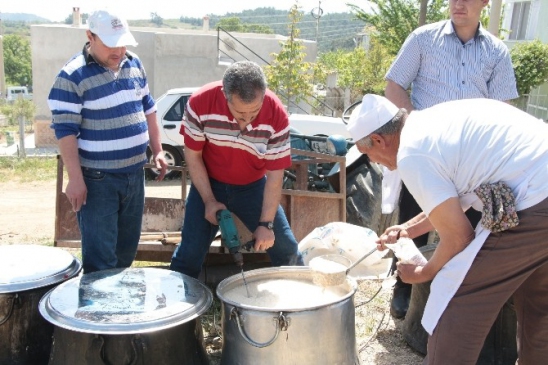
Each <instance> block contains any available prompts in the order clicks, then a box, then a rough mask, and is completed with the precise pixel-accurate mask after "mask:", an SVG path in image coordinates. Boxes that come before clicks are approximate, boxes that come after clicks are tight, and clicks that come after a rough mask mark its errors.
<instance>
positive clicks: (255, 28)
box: [217, 17, 274, 34]
mask: <svg viewBox="0 0 548 365" xmlns="http://www.w3.org/2000/svg"><path fill="white" fill-rule="evenodd" d="M217 27H221V28H223V29H224V30H226V31H227V32H240V33H262V34H272V33H274V32H273V31H272V28H270V27H269V26H266V25H260V24H246V23H242V21H241V20H240V18H237V17H229V18H222V19H221V20H219V22H218V23H217Z"/></svg>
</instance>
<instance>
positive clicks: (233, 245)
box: [217, 209, 253, 267]
mask: <svg viewBox="0 0 548 365" xmlns="http://www.w3.org/2000/svg"><path fill="white" fill-rule="evenodd" d="M217 221H218V222H219V228H220V229H221V242H222V243H223V244H224V245H225V246H226V247H228V252H230V254H231V255H232V258H233V259H234V262H235V263H236V265H237V266H239V267H242V266H243V265H244V257H243V255H242V253H241V252H240V247H242V243H241V242H240V237H239V236H238V229H237V228H236V224H235V223H234V219H232V214H231V213H230V211H228V210H226V209H221V210H219V211H218V212H217ZM252 244H253V241H251V242H248V243H246V245H245V246H246V249H248V250H249V247H250V246H251V245H252Z"/></svg>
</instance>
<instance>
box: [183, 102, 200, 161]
mask: <svg viewBox="0 0 548 365" xmlns="http://www.w3.org/2000/svg"><path fill="white" fill-rule="evenodd" d="M195 104H196V102H195V100H194V98H193V97H190V99H189V100H188V102H187V105H186V108H185V114H184V116H183V122H182V123H181V130H180V132H179V133H181V134H182V135H183V138H184V143H185V148H190V149H191V150H195V151H201V150H202V149H203V148H204V145H205V141H206V138H205V133H204V125H203V124H202V122H201V121H200V118H199V117H198V114H197V113H196V111H195V109H194V108H195Z"/></svg>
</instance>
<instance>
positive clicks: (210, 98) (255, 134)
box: [180, 81, 291, 185]
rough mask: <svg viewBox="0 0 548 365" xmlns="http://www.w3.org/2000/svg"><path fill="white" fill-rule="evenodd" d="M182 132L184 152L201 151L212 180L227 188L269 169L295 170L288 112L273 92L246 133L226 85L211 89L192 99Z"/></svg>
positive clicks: (249, 180)
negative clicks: (224, 88) (233, 110)
mask: <svg viewBox="0 0 548 365" xmlns="http://www.w3.org/2000/svg"><path fill="white" fill-rule="evenodd" d="M180 133H181V134H182V135H183V137H184V140H185V148H190V149H192V150H195V151H202V157H203V160H204V164H205V167H206V169H207V173H208V175H209V177H211V178H213V179H215V180H217V181H221V182H224V183H227V184H234V185H245V184H249V183H251V182H254V181H257V180H259V179H260V178H262V177H263V176H264V175H265V174H266V171H267V170H270V171H273V170H282V169H285V168H288V167H289V166H291V155H290V152H291V151H290V144H289V121H288V116H287V112H286V111H285V108H284V106H283V104H282V103H281V101H280V99H278V97H277V96H276V95H275V94H274V93H273V92H271V91H270V90H267V91H266V94H265V97H264V101H263V105H262V107H261V110H260V112H259V114H258V115H257V117H256V118H255V120H253V122H251V124H250V125H248V127H247V129H246V130H245V131H243V132H242V131H241V130H240V127H239V125H238V122H237V121H236V120H235V119H234V117H233V116H232V114H231V112H230V109H229V108H228V104H227V100H226V98H225V96H224V93H223V91H222V82H221V81H217V82H213V83H210V84H207V85H205V86H203V87H202V88H201V89H200V90H198V91H196V92H195V93H194V94H192V96H191V97H190V99H189V101H188V104H187V107H186V110H185V117H184V119H183V124H182V125H181V131H180Z"/></svg>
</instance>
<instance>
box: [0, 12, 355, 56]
mask: <svg viewBox="0 0 548 365" xmlns="http://www.w3.org/2000/svg"><path fill="white" fill-rule="evenodd" d="M69 15H70V14H67V20H66V21H68V22H70V21H71V20H72V18H71V17H70V16H69ZM82 17H83V18H84V19H85V18H86V17H87V14H82ZM209 17H210V27H211V28H212V29H214V28H215V27H216V26H217V24H218V23H219V21H220V20H221V19H223V18H238V19H239V20H240V22H242V23H245V24H247V25H261V26H266V27H268V28H270V29H272V32H273V33H276V34H281V35H288V24H289V19H288V12H287V11H286V10H276V9H274V8H271V7H262V8H257V9H254V10H245V11H243V12H240V13H227V14H225V15H217V14H209ZM1 18H2V26H3V32H2V33H3V34H13V33H16V34H21V35H26V36H29V35H30V25H31V24H37V23H51V21H49V20H48V19H45V18H42V17H40V16H37V15H34V14H20V13H17V14H16V13H1ZM129 23H130V25H131V26H135V27H158V28H181V29H202V25H203V20H202V19H201V18H191V17H185V16H180V17H179V18H175V19H162V18H160V17H158V18H156V19H141V20H129ZM298 27H299V29H300V31H301V33H300V38H302V39H308V40H317V41H318V49H319V51H320V52H328V51H334V50H337V49H346V50H350V49H353V48H354V47H355V43H354V37H355V36H356V34H357V33H359V32H360V31H361V30H362V29H363V27H364V23H363V22H362V21H360V20H356V19H355V17H354V15H353V14H352V13H330V14H325V15H323V16H321V17H320V18H319V20H317V19H316V18H314V17H313V15H312V14H311V13H304V12H303V17H302V19H301V22H300V23H299V25H298Z"/></svg>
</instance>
